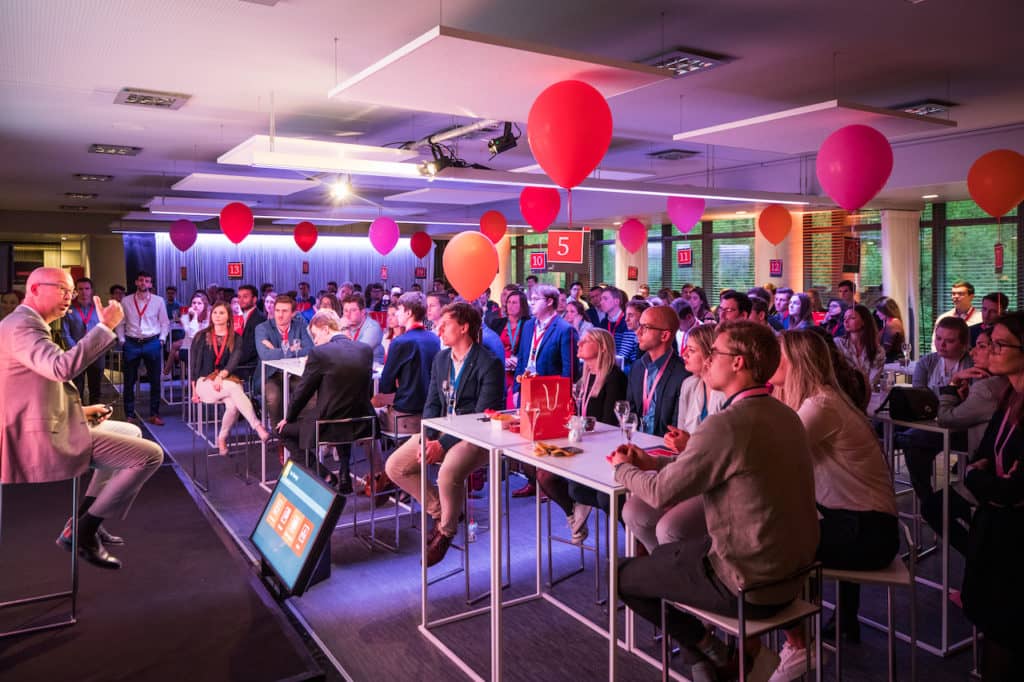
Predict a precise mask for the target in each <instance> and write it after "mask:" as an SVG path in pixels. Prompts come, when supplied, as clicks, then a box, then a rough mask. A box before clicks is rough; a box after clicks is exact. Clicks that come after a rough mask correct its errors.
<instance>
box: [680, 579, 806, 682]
mask: <svg viewBox="0 0 1024 682" xmlns="http://www.w3.org/2000/svg"><path fill="white" fill-rule="evenodd" d="M812 575H813V576H814V577H815V578H816V581H815V584H817V585H821V575H822V573H821V563H820V562H815V563H813V564H811V565H810V566H806V567H804V568H801V569H800V570H798V571H796V572H794V573H792V574H791V575H788V576H786V577H785V578H782V579H780V580H771V581H766V582H762V583H756V584H754V585H750V586H748V587H745V588H743V589H741V590H740V593H739V594H738V595H737V610H738V613H737V616H736V617H735V618H733V617H731V616H723V615H721V614H718V613H714V612H712V611H705V610H703V609H698V608H696V607H694V606H689V605H688V604H684V603H682V602H676V601H671V600H669V599H662V600H661V631H662V632H663V633H666V634H665V635H664V636H663V637H662V638H661V679H662V682H668V679H669V668H668V650H669V644H668V640H669V637H668V634H667V630H666V629H665V628H666V625H667V623H666V620H667V619H666V615H667V613H668V609H669V608H673V609H676V610H678V611H682V612H683V613H688V614H690V615H691V616H694V617H696V618H699V619H700V620H702V621H704V622H705V623H709V624H711V625H713V626H714V627H716V628H718V629H719V630H722V631H723V632H725V633H727V634H728V635H731V636H733V637H735V638H736V639H737V641H738V647H739V660H740V666H739V668H740V671H739V674H740V682H746V679H747V672H746V665H745V663H744V662H745V660H746V658H745V655H746V642H745V640H746V638H747V637H757V636H759V635H763V634H765V633H768V632H771V631H773V630H776V629H778V628H781V627H787V626H788V625H789V624H790V623H793V622H796V621H801V622H802V621H806V620H807V619H809V618H813V631H814V641H815V645H816V647H817V652H816V655H817V659H818V661H821V654H822V651H821V590H820V589H817V590H812V589H811V587H810V584H809V581H808V578H809V577H811V576H812ZM800 578H802V579H803V583H804V588H803V593H804V596H803V597H802V598H801V597H798V598H796V599H794V600H793V601H792V602H790V604H789V605H788V606H786V607H785V608H784V609H782V610H781V611H779V612H778V613H776V614H775V615H774V616H771V617H770V618H747V615H746V608H747V596H748V595H749V594H750V593H752V592H757V591H760V590H764V589H767V588H769V587H775V586H778V585H783V584H785V583H789V582H792V581H794V580H797V579H800ZM810 659H811V650H810V647H807V663H808V668H809V667H810ZM815 674H816V678H817V680H818V682H821V665H818V666H817V670H816V673H815Z"/></svg>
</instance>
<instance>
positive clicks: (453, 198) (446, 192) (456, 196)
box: [384, 187, 519, 213]
mask: <svg viewBox="0 0 1024 682" xmlns="http://www.w3.org/2000/svg"><path fill="white" fill-rule="evenodd" d="M518 197H519V192H518V191H515V190H472V189H448V188H444V187H426V188H424V189H414V190H412V191H411V192H402V193H400V194H392V195H391V196H389V197H384V200H385V201H411V202H415V203H418V204H453V205H455V206H473V205H475V204H489V203H492V202H495V201H507V200H509V199H517V198H518ZM388 212H389V213H391V212H393V211H392V209H390V208H389V209H388Z"/></svg>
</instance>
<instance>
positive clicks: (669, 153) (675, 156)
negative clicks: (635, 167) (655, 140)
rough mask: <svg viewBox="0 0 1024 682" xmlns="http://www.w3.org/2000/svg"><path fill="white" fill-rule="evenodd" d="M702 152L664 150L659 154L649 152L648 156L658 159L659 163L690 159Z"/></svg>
mask: <svg viewBox="0 0 1024 682" xmlns="http://www.w3.org/2000/svg"><path fill="white" fill-rule="evenodd" d="M699 153H700V152H695V151H692V150H689V149H662V150H660V151H657V152H648V154H647V156H649V157H650V158H652V159H658V160H659V161H682V160H683V159H688V158H690V157H691V156H696V155H697V154H699Z"/></svg>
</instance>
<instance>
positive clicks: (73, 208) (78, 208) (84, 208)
mask: <svg viewBox="0 0 1024 682" xmlns="http://www.w3.org/2000/svg"><path fill="white" fill-rule="evenodd" d="M60 210H62V211H88V210H89V207H88V206H71V205H70V204H61V205H60Z"/></svg>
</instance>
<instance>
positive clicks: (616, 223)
mask: <svg viewBox="0 0 1024 682" xmlns="http://www.w3.org/2000/svg"><path fill="white" fill-rule="evenodd" d="M621 224H622V221H621V220H616V221H615V222H614V223H612V225H621Z"/></svg>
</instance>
